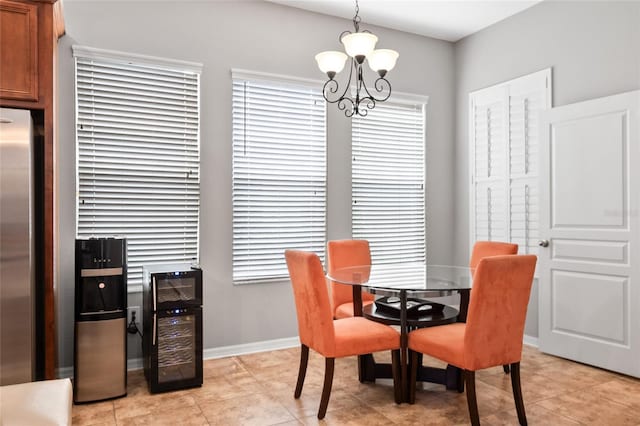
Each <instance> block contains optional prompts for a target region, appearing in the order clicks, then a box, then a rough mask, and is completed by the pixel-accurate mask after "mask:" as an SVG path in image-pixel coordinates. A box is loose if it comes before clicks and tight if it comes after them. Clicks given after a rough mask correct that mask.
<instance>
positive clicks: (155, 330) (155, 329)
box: [152, 312, 158, 346]
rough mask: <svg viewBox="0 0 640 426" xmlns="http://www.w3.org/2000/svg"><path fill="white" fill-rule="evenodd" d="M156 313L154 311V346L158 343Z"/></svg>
mask: <svg viewBox="0 0 640 426" xmlns="http://www.w3.org/2000/svg"><path fill="white" fill-rule="evenodd" d="M156 325H157V324H156V313H155V312H154V313H153V330H152V331H153V346H155V345H156V332H157V331H158V329H157V327H156Z"/></svg>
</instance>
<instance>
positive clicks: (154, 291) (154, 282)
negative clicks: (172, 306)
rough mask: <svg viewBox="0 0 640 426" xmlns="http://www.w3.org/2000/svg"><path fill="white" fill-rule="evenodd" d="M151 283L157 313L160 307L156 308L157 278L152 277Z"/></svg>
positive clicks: (152, 298) (152, 297)
mask: <svg viewBox="0 0 640 426" xmlns="http://www.w3.org/2000/svg"><path fill="white" fill-rule="evenodd" d="M151 282H152V289H151V300H153V312H156V311H157V310H158V307H157V306H156V277H152V278H151Z"/></svg>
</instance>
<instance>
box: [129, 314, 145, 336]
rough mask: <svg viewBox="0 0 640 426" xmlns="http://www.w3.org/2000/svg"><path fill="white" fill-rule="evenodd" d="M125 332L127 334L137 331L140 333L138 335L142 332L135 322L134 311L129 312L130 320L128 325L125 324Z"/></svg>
mask: <svg viewBox="0 0 640 426" xmlns="http://www.w3.org/2000/svg"><path fill="white" fill-rule="evenodd" d="M127 332H128V333H129V334H136V333H138V334H139V335H140V337H142V333H141V332H140V329H139V328H138V325H137V324H136V313H135V311H133V312H131V321H129V325H127Z"/></svg>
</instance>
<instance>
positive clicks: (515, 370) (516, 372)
mask: <svg viewBox="0 0 640 426" xmlns="http://www.w3.org/2000/svg"><path fill="white" fill-rule="evenodd" d="M511 387H512V388H513V400H514V401H515V402H516V411H517V412H518V421H519V422H520V424H521V425H522V426H527V414H526V413H525V411H524V400H523V399H522V388H521V387H520V363H519V362H514V363H513V364H511Z"/></svg>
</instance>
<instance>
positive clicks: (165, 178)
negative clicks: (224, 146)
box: [74, 46, 200, 287]
mask: <svg viewBox="0 0 640 426" xmlns="http://www.w3.org/2000/svg"><path fill="white" fill-rule="evenodd" d="M74 56H75V57H76V112H77V115H76V134H77V167H78V169H77V173H78V179H77V184H78V209H77V211H78V220H77V236H78V238H89V237H110V236H122V237H126V238H127V267H128V285H129V286H130V287H135V286H139V285H141V284H142V265H151V264H158V263H178V262H191V261H192V260H194V259H197V258H198V214H199V205H200V202H199V199H200V172H199V168H200V153H199V151H200V150H199V116H200V113H199V86H200V83H199V81H200V73H199V71H198V68H199V67H198V65H197V64H190V63H182V62H178V61H175V62H174V61H167V60H161V59H158V64H157V65H156V64H154V63H153V62H154V61H153V58H149V57H143V56H137V55H126V54H119V53H117V52H107V51H99V50H96V49H89V48H83V47H78V46H74ZM184 65H186V66H184Z"/></svg>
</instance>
